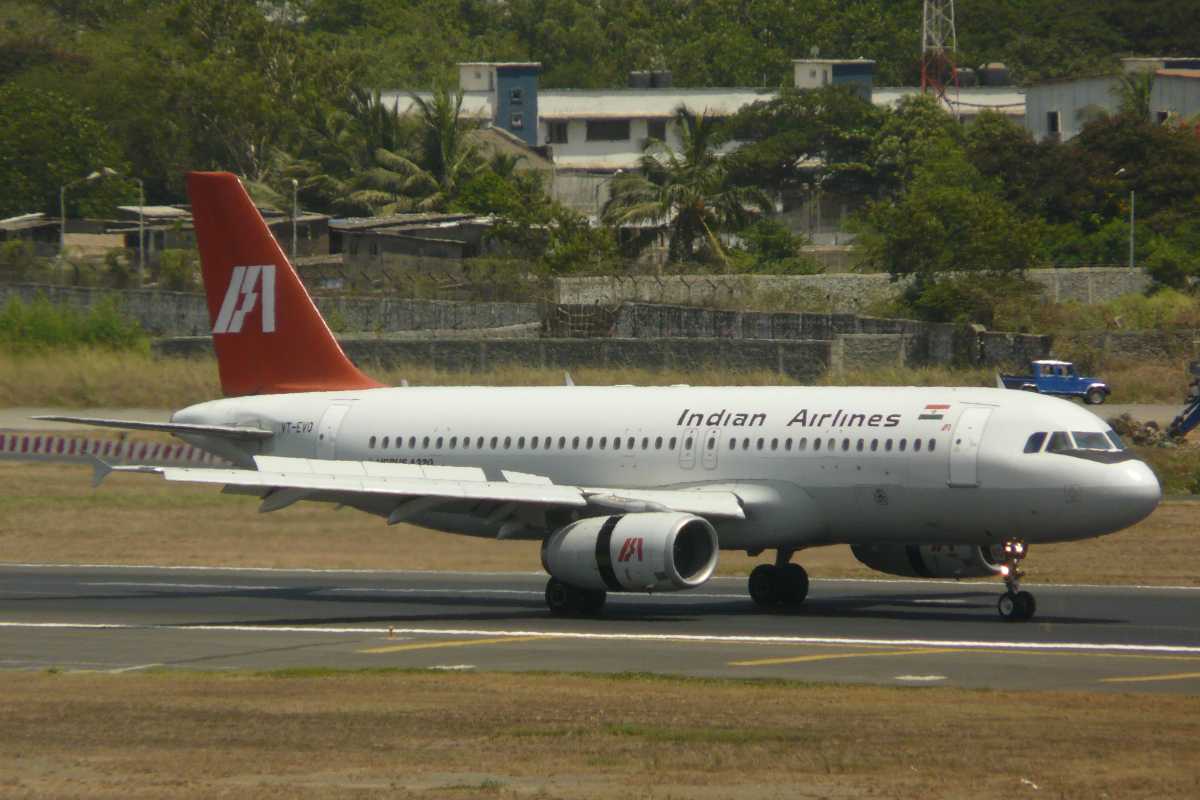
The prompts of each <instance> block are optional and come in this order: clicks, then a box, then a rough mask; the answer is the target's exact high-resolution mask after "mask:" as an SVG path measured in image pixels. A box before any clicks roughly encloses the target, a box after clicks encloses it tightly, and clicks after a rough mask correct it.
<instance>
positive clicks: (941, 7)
mask: <svg viewBox="0 0 1200 800" xmlns="http://www.w3.org/2000/svg"><path fill="white" fill-rule="evenodd" d="M957 50H958V34H957V33H956V32H955V30H954V0H925V11H924V14H923V16H922V23H921V91H923V92H926V93H928V92H933V93H934V94H935V95H937V98H938V99H939V100H943V101H945V100H946V89H947V88H948V87H955V88H957V87H958V69H957V67H956V66H955V64H954V58H955V54H956V52H957Z"/></svg>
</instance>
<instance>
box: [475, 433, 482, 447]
mask: <svg viewBox="0 0 1200 800" xmlns="http://www.w3.org/2000/svg"><path fill="white" fill-rule="evenodd" d="M475 449H476V450H482V449H483V437H482V436H480V437H479V438H478V439H476V440H475Z"/></svg>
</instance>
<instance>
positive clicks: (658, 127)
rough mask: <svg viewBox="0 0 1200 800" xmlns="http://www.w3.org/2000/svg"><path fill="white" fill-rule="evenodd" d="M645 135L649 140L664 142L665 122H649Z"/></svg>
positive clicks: (665, 138) (663, 120)
mask: <svg viewBox="0 0 1200 800" xmlns="http://www.w3.org/2000/svg"><path fill="white" fill-rule="evenodd" d="M646 135H647V136H649V137H650V138H651V139H658V140H659V141H660V142H665V141H666V140H667V121H666V120H665V119H652V120H650V121H649V122H647V123H646Z"/></svg>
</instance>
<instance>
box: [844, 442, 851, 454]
mask: <svg viewBox="0 0 1200 800" xmlns="http://www.w3.org/2000/svg"><path fill="white" fill-rule="evenodd" d="M849 449H850V440H849V439H842V452H843V453H844V452H846V451H847V450H849Z"/></svg>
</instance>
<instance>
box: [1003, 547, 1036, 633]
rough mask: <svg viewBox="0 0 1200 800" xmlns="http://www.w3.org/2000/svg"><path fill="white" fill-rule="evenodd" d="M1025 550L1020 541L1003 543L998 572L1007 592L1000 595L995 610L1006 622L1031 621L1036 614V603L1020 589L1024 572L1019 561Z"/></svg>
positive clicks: (1030, 595)
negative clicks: (1002, 557) (1002, 578)
mask: <svg viewBox="0 0 1200 800" xmlns="http://www.w3.org/2000/svg"><path fill="white" fill-rule="evenodd" d="M1026 552H1027V548H1026V547H1025V542H1023V541H1021V540H1020V539H1006V540H1005V541H1004V563H1003V564H1002V565H1001V566H1000V571H1001V573H1002V574H1003V575H1004V586H1005V588H1006V590H1007V591H1005V592H1004V594H1002V595H1000V602H998V603H997V604H996V608H997V609H998V610H999V611H1000V616H1001V617H1003V618H1004V619H1005V620H1006V621H1008V622H1026V621H1028V620H1031V619H1033V615H1034V614H1035V613H1037V602H1036V601H1035V600H1034V599H1033V595H1032V594H1030V593H1029V592H1026V591H1023V590H1022V589H1021V578H1022V577H1024V575H1025V572H1024V571H1023V570H1022V569H1021V560H1022V559H1023V558H1025V554H1026Z"/></svg>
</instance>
